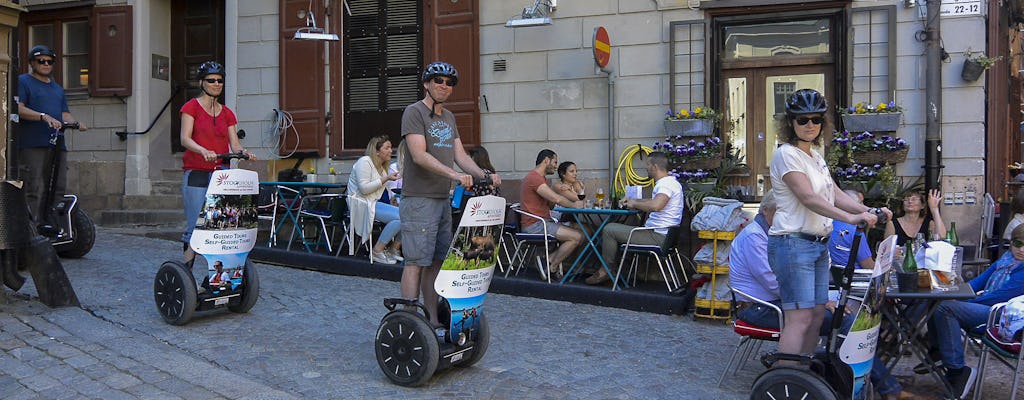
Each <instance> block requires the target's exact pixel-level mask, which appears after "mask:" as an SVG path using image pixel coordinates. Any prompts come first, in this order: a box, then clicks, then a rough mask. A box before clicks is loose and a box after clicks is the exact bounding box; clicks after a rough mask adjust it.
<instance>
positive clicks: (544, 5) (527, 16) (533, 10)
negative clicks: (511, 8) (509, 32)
mask: <svg viewBox="0 0 1024 400" xmlns="http://www.w3.org/2000/svg"><path fill="white" fill-rule="evenodd" d="M557 7H558V1H557V0H535V1H534V2H533V6H530V7H526V8H524V9H523V13H522V15H520V16H518V17H515V18H512V19H510V20H508V21H507V22H505V27H506V28H523V27H528V26H541V25H551V17H550V15H551V12H552V11H555V8H557Z"/></svg>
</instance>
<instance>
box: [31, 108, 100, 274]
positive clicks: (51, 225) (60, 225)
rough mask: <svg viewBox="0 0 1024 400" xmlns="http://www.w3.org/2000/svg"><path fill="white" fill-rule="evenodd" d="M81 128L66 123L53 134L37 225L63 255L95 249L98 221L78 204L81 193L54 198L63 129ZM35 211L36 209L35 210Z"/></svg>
mask: <svg viewBox="0 0 1024 400" xmlns="http://www.w3.org/2000/svg"><path fill="white" fill-rule="evenodd" d="M66 129H78V123H77V122H72V123H64V124H62V125H61V128H60V129H54V130H53V133H51V134H50V163H49V165H50V173H49V174H48V177H47V182H46V190H45V191H44V192H43V202H42V204H43V207H44V211H42V212H41V213H40V214H41V215H40V218H39V224H38V225H37V227H36V229H37V230H38V232H39V234H41V235H43V236H45V237H47V238H49V239H50V243H51V244H53V248H54V250H56V251H57V255H59V256H61V257H64V258H81V257H84V256H85V255H86V254H88V253H89V251H90V250H92V246H93V244H94V243H95V242H96V225H95V224H94V223H93V222H92V218H89V214H87V213H86V212H85V210H83V209H82V207H80V206H79V205H78V196H75V195H72V194H65V195H64V196H63V197H62V198H61V199H60V200H57V201H54V200H55V199H54V197H55V196H56V193H57V177H58V174H59V173H60V170H61V168H64V166H63V165H61V162H60V151H61V150H60V149H61V148H63V147H64V130H66ZM33 211H36V210H33Z"/></svg>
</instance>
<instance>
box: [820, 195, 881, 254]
mask: <svg viewBox="0 0 1024 400" xmlns="http://www.w3.org/2000/svg"><path fill="white" fill-rule="evenodd" d="M843 193H846V194H847V195H849V196H850V197H852V198H854V199H855V200H857V202H858V203H861V204H863V203H864V195H863V194H861V193H860V192H858V191H856V190H853V189H846V190H843ZM856 232H857V227H856V226H854V225H853V224H849V223H846V222H843V221H840V220H838V219H834V220H832V235H831V236H830V237H829V238H828V255H829V256H830V258H832V265H841V266H844V267H845V266H846V263H847V262H848V261H849V259H850V249H852V248H853V236H854V234H855V233H856ZM856 267H857V268H867V269H874V268H875V260H874V259H872V258H871V246H869V245H868V235H866V234H865V235H861V237H860V246H859V247H858V248H857V261H856Z"/></svg>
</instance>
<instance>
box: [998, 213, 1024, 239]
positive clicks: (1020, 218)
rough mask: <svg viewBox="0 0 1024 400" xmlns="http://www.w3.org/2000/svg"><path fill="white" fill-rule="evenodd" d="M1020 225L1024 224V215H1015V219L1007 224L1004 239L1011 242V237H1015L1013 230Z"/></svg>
mask: <svg viewBox="0 0 1024 400" xmlns="http://www.w3.org/2000/svg"><path fill="white" fill-rule="evenodd" d="M1020 224H1024V215H1021V214H1013V219H1011V220H1010V222H1009V223H1008V224H1006V229H1004V230H1003V239H1006V240H1010V237H1011V236H1013V230H1014V229H1016V228H1017V225H1020Z"/></svg>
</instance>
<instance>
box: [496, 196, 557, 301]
mask: <svg viewBox="0 0 1024 400" xmlns="http://www.w3.org/2000/svg"><path fill="white" fill-rule="evenodd" d="M512 211H515V212H516V214H517V216H518V217H519V221H517V223H516V225H518V226H522V223H521V221H522V217H527V218H533V219H535V220H537V221H538V222H536V223H541V224H543V228H544V231H543V233H523V232H516V233H515V235H514V237H515V241H516V251H515V252H514V253H513V255H512V260H511V261H510V262H509V264H510V267H509V269H508V270H506V271H505V276H506V277H508V274H509V272H511V271H512V269H513V268H515V266H516V260H519V264H518V265H519V268H515V270H516V274H517V275H518V274H519V271H520V270H522V268H523V266H524V265H525V264H527V261H526V260H527V255H528V254H530V253H532V252H533V251H534V250H536V248H538V247H540V246H541V245H544V265H540V266H538V269H540V275H541V277H542V278H543V279H544V280H547V281H548V283H551V276H550V275H551V274H548V271H547V268H548V258H549V257H550V255H551V244H552V243H554V244H555V245H557V244H558V239H556V238H555V235H553V234H549V233H548V226H547V224H544V223H543V222H544V221H545V219H544V218H541V217H540V216H538V215H535V214H531V213H528V212H526V211H523V210H521V209H520V208H519V207H518V206H517V205H514V207H512Z"/></svg>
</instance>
